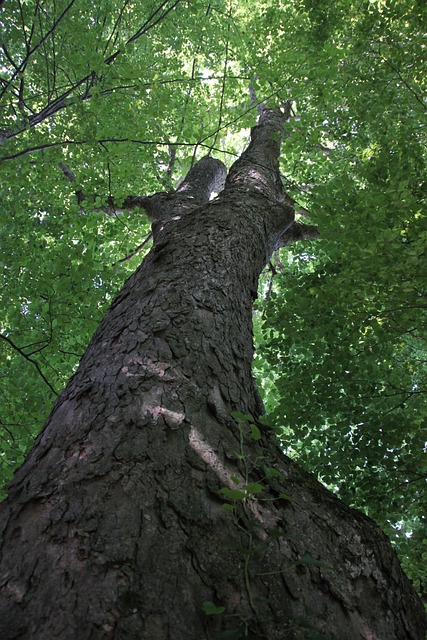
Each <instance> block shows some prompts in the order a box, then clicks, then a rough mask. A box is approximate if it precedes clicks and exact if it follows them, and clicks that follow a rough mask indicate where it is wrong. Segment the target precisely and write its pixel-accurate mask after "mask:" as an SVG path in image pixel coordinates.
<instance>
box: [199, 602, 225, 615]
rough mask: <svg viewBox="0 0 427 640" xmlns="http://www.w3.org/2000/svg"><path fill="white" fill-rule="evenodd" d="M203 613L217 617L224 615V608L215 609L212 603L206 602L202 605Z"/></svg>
mask: <svg viewBox="0 0 427 640" xmlns="http://www.w3.org/2000/svg"><path fill="white" fill-rule="evenodd" d="M203 611H204V612H205V613H206V615H207V616H217V615H221V613H224V611H225V607H217V606H215V605H214V603H213V602H209V601H206V602H204V603H203Z"/></svg>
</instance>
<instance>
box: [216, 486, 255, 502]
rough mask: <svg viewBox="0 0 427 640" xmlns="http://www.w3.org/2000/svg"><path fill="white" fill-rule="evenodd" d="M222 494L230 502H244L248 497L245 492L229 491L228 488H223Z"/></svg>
mask: <svg viewBox="0 0 427 640" xmlns="http://www.w3.org/2000/svg"><path fill="white" fill-rule="evenodd" d="M221 493H222V495H223V496H225V497H226V498H228V499H229V500H244V499H245V498H247V497H248V496H247V494H246V493H244V492H243V491H239V490H238V489H229V488H228V487H223V488H222V489H221Z"/></svg>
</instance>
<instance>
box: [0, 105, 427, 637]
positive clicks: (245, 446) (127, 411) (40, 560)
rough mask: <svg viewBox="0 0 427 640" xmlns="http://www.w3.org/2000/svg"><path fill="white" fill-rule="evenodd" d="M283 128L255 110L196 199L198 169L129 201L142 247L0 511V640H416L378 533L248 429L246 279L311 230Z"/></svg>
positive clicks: (256, 409) (412, 598)
mask: <svg viewBox="0 0 427 640" xmlns="http://www.w3.org/2000/svg"><path fill="white" fill-rule="evenodd" d="M285 117H286V114H283V113H282V112H280V111H279V110H265V111H264V112H263V114H262V115H261V117H260V123H259V125H258V126H257V127H255V128H254V129H253V131H252V141H251V144H250V145H249V148H248V150H247V151H246V152H245V153H244V154H243V155H242V157H241V158H240V159H239V160H238V161H237V162H236V163H235V164H234V165H233V167H232V169H231V170H230V172H229V175H228V177H227V180H226V183H225V188H224V189H223V190H222V191H221V193H220V195H219V196H218V197H217V198H215V199H214V200H212V201H209V197H210V195H211V192H212V191H218V190H220V189H221V188H222V186H223V182H224V179H225V168H224V166H223V165H222V163H220V162H219V161H216V160H213V159H209V158H205V159H203V160H201V161H200V162H199V163H198V164H197V165H196V166H195V167H194V169H193V170H192V171H191V172H190V173H189V174H188V176H187V178H186V180H185V181H184V183H183V184H182V185H181V186H180V188H179V189H178V190H177V191H176V192H175V193H174V194H169V195H166V194H163V195H157V196H154V197H152V198H151V199H146V200H147V202H148V200H149V201H150V203H151V204H150V207H151V213H152V215H153V216H154V217H155V218H156V222H155V223H154V227H153V230H154V239H155V242H154V246H153V249H152V250H151V252H150V253H149V255H148V256H147V258H146V259H145V260H144V262H143V264H142V265H141V267H140V268H139V269H138V270H137V271H136V272H135V274H134V275H133V276H132V277H131V278H130V279H129V280H128V281H127V282H126V284H125V286H124V288H123V290H122V291H121V293H120V294H119V295H118V296H117V298H116V299H115V301H114V302H113V304H112V305H111V308H110V309H109V311H108V312H107V314H106V316H105V318H104V319H103V321H102V323H101V325H100V326H99V328H98V330H97V332H96V333H95V335H94V337H93V339H92V341H91V343H90V345H89V347H88V350H87V352H86V354H85V356H84V357H83V359H82V362H81V364H80V368H79V370H78V372H77V374H76V375H75V376H74V377H73V378H72V379H71V381H70V383H69V385H68V387H67V388H66V389H65V391H64V393H63V394H62V396H61V397H60V398H59V400H58V401H57V402H56V404H55V406H54V408H53V411H52V413H51V416H50V418H49V419H48V421H47V423H46V425H45V427H44V429H43V431H42V433H41V434H40V436H39V438H38V440H37V442H36V444H35V446H34V448H33V450H32V451H31V453H30V455H29V456H28V458H27V460H26V462H25V464H24V465H23V466H22V467H21V469H20V470H19V471H18V472H17V473H16V475H15V478H14V480H13V482H12V483H11V486H10V493H9V498H8V499H7V500H6V501H5V502H4V503H3V504H2V506H1V518H0V531H1V532H2V543H1V552H2V556H1V577H0V587H1V599H0V637H1V638H3V639H4V640H6V639H7V640H12V639H13V640H17V639H26V640H42V639H43V640H51V639H55V638H58V639H60V640H77V639H78V640H89V639H90V640H98V639H105V640H107V639H113V638H114V639H120V640H124V639H130V640H196V639H197V640H202V639H204V638H206V639H212V640H213V639H216V638H221V637H222V638H223V639H226V638H228V639H229V640H231V639H232V638H234V639H238V638H246V637H247V638H267V639H268V640H283V639H284V638H286V639H289V640H293V639H298V638H315V637H316V638H329V639H336V640H357V639H359V638H360V639H362V638H363V639H366V640H368V639H370V640H393V639H402V640H407V639H413V640H423V639H424V630H425V621H424V618H423V609H422V605H421V603H420V601H419V600H418V598H417V596H416V595H415V593H414V592H413V590H412V587H411V585H410V583H409V581H408V580H407V578H406V577H405V576H404V575H403V573H402V571H401V569H400V566H399V563H398V561H397V559H396V556H395V554H394V552H393V551H392V549H391V547H390V544H389V542H388V541H387V539H386V537H385V536H384V534H383V533H382V532H381V531H380V530H379V529H378V527H377V526H376V525H375V524H374V523H373V522H372V521H371V520H369V519H368V518H366V517H364V516H362V515H361V514H359V513H357V512H355V511H352V510H350V509H348V508H347V507H346V506H345V505H344V504H342V503H341V502H340V501H339V500H337V499H336V498H335V497H334V496H333V495H332V494H331V493H329V492H327V491H326V490H325V489H324V488H323V487H322V486H321V485H320V484H319V483H318V482H317V481H316V480H315V479H314V478H313V477H312V476H310V475H309V474H307V473H305V472H303V471H302V470H301V469H300V468H299V467H298V466H297V465H296V464H295V463H293V462H291V461H290V460H289V459H287V458H286V457H285V456H284V455H283V454H282V453H281V452H280V450H279V448H278V446H277V444H276V442H275V439H274V436H273V435H272V434H271V433H270V432H269V431H268V430H265V429H263V428H262V426H261V425H259V424H258V423H257V421H256V417H257V416H258V415H259V413H260V411H261V408H260V404H259V400H258V399H257V397H258V396H257V392H256V388H255V385H254V381H253V378H252V375H251V362H252V356H253V347H252V320H251V316H252V302H253V299H254V297H255V295H256V290H257V281H258V276H259V274H260V272H261V270H262V268H263V267H264V265H265V264H266V261H268V259H269V257H270V255H271V252H272V251H273V250H274V249H275V248H276V247H278V246H281V245H283V244H286V243H287V242H288V241H289V240H291V239H293V238H294V237H296V236H297V235H298V234H300V235H301V234H303V235H304V233H306V234H308V235H310V233H314V232H313V230H311V229H310V228H304V227H303V226H301V225H296V224H295V223H294V210H293V203H292V201H291V200H290V199H289V198H288V197H287V196H286V195H285V194H283V192H282V188H281V183H280V177H279V172H278V156H279V150H280V136H281V134H282V127H283V122H284V120H285ZM147 207H148V205H147ZM236 411H239V412H241V413H242V414H248V415H251V416H254V420H253V421H251V420H249V418H248V419H245V418H244V417H240V418H239V417H238V416H237V417H236V415H235V416H234V417H233V416H232V415H231V413H232V412H236ZM226 631H228V634H227V633H224V632H226ZM314 632H317V635H313V634H314ZM221 634H223V635H222V636H221ZM310 634H311V635H310Z"/></svg>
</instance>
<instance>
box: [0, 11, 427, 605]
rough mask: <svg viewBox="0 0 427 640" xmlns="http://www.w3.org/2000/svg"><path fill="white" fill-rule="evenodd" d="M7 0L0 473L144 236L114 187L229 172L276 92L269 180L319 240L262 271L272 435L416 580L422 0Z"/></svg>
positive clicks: (420, 488) (425, 108)
mask: <svg viewBox="0 0 427 640" xmlns="http://www.w3.org/2000/svg"><path fill="white" fill-rule="evenodd" d="M0 7H1V15H0V27H1V30H2V33H3V44H2V47H1V52H0V56H1V58H0V96H1V111H0V185H1V186H0V189H1V192H0V216H1V222H0V234H1V249H2V251H1V257H0V266H1V289H0V308H1V328H0V331H1V335H0V338H1V340H0V351H1V355H0V383H1V387H0V393H1V402H0V456H1V463H2V464H1V484H2V486H3V487H5V485H6V483H7V481H8V480H9V479H10V478H11V476H12V474H13V471H14V469H15V468H16V467H17V466H18V465H19V464H20V463H21V462H22V460H23V458H24V456H25V453H26V452H27V451H28V449H29V447H30V446H31V444H32V443H33V441H34V438H35V437H36V435H37V433H38V432H39V431H40V428H41V426H42V424H43V421H44V419H45V418H46V416H47V415H48V413H49V409H50V406H51V404H52V401H53V400H54V398H55V397H56V396H57V395H58V394H59V392H60V391H61V389H62V388H63V387H64V385H65V383H66V382H67V380H68V378H69V377H70V375H72V373H73V372H74V371H75V370H76V368H77V364H78V362H79V359H80V357H81V356H82V354H83V352H84V350H85V347H86V345H87V343H88V342H89V339H90V337H91V335H92V333H93V332H94V330H95V328H96V327H97V325H98V323H99V321H100V319H101V318H102V316H103V314H104V312H105V310H106V308H107V307H108V304H109V302H110V301H111V299H112V297H113V296H114V294H115V293H116V292H117V291H118V290H119V289H120V287H121V285H122V283H123V282H124V280H125V279H126V277H127V276H128V275H129V274H130V273H131V272H133V271H134V269H135V268H136V266H137V265H138V264H139V263H140V261H141V259H142V257H143V255H144V253H145V252H146V250H147V249H148V248H149V246H150V237H149V233H150V222H149V221H148V219H147V217H146V216H145V214H144V211H143V210H142V209H141V210H139V211H127V210H124V211H123V212H122V213H120V214H118V215H117V214H116V215H114V216H109V215H108V214H107V213H106V211H107V210H108V198H109V197H111V198H113V199H114V201H115V202H117V201H119V200H120V199H121V198H122V199H124V198H125V197H126V196H128V195H131V194H140V195H148V194H150V193H153V192H155V191H159V190H160V189H172V188H174V187H175V186H176V185H177V184H178V183H179V181H180V179H182V178H183V177H184V176H185V174H186V173H187V171H188V170H189V168H190V167H191V166H192V164H193V163H194V162H195V161H196V160H197V159H199V158H200V157H202V156H204V155H207V154H210V155H212V156H214V157H217V158H219V159H221V160H222V161H223V162H225V163H226V165H227V166H230V164H231V163H232V162H233V160H234V159H235V158H236V157H237V156H238V155H239V154H240V152H241V151H242V149H243V148H244V147H245V146H246V143H247V140H248V137H249V129H250V127H251V126H253V125H254V124H255V122H256V117H257V112H258V105H259V104H261V103H264V102H266V101H270V103H275V104H277V103H278V102H284V101H287V100H290V101H291V103H292V117H291V119H290V121H289V123H288V124H287V125H286V127H287V128H286V136H285V140H284V143H283V146H282V156H281V172H282V179H283V183H284V187H285V189H286V191H287V192H288V193H289V194H290V195H291V196H292V197H293V198H294V199H295V201H296V202H297V209H298V210H299V211H300V212H301V214H304V215H305V220H308V222H310V223H312V224H316V225H317V227H318V229H319V231H320V236H321V237H320V239H318V240H315V241H313V240H311V241H309V242H306V243H298V244H297V245H291V246H290V247H285V248H284V249H281V250H280V252H278V254H277V255H276V256H275V258H274V261H273V262H272V263H271V264H270V266H269V268H268V269H267V270H266V272H265V274H264V277H263V279H262V281H261V285H260V291H259V295H258V299H257V303H256V307H255V310H254V333H255V339H256V349H257V353H256V360H255V373H256V377H257V380H258V386H259V388H260V391H261V394H262V396H263V399H264V403H265V406H266V409H267V416H268V421H269V422H270V424H271V425H272V427H273V428H274V429H275V430H276V432H277V433H278V435H279V436H280V438H281V441H282V445H283V449H284V450H285V452H286V453H287V454H288V455H290V456H291V457H293V458H295V459H297V460H298V462H299V463H300V464H301V465H303V466H304V467H305V468H306V469H307V470H309V471H311V472H312V473H314V474H315V475H316V476H317V477H318V478H319V479H320V480H321V481H322V482H323V483H324V484H325V485H326V486H327V487H328V488H329V489H331V490H332V491H334V492H335V493H336V494H337V495H338V496H339V497H340V498H342V499H343V500H344V501H345V502H346V503H347V504H349V505H351V506H354V507H357V508H358V509H361V510H362V511H364V512H365V513H367V514H368V515H370V516H371V517H372V518H374V519H375V520H376V521H377V522H378V523H379V524H380V526H381V527H382V528H383V529H384V531H385V532H386V533H387V534H388V535H389V536H390V538H391V540H392V542H393V544H394V545H395V547H396V550H397V552H398V553H399V556H400V558H401V561H402V563H403V566H404V569H405V570H406V572H407V573H408V574H409V576H410V577H411V579H412V580H413V582H414V584H415V586H416V588H417V589H418V591H419V592H420V593H421V594H425V593H426V592H427V576H426V574H425V566H426V564H427V531H426V515H425V514H426V513H427V508H426V502H427V501H426V493H425V483H426V479H427V462H426V458H425V452H426V443H425V440H426V429H425V427H426V413H427V412H426V403H425V397H426V396H425V394H426V383H427V343H426V330H425V320H426V308H427V268H426V245H427V242H426V241H427V217H426V209H425V203H426V190H427V170H426V124H427V123H426V112H427V100H426V79H427V56H426V47H427V11H426V9H425V8H423V7H424V3H423V2H422V0H375V1H374V0H357V1H356V0H354V1H353V0H338V1H337V2H334V3H330V2H326V1H325V0H319V1H317V2H316V1H315V0H300V1H289V2H288V1H286V0H280V1H277V0H275V1H274V2H273V1H270V0H251V1H250V2H248V1H244V0H213V1H212V2H210V3H208V2H206V1H205V0H200V1H199V0H188V1H186V0H165V1H164V2H163V3H161V2H160V1H159V0H158V1H157V2H146V3H144V4H143V5H141V4H140V3H135V4H134V3H132V2H129V1H128V0H101V2H96V3H95V2H91V1H90V0H81V1H80V2H77V1H75V0H71V1H63V0H49V1H46V2H42V1H40V0H28V1H24V0H19V1H18V2H15V1H12V0H5V1H3V2H1V3H0ZM83 195H84V196H85V197H86V202H85V208H84V210H83V209H82V207H81V203H82V198H83ZM89 198H90V199H91V206H90V207H89V208H88V206H87V203H88V199H89ZM307 213H308V218H307Z"/></svg>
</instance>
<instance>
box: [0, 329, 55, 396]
mask: <svg viewBox="0 0 427 640" xmlns="http://www.w3.org/2000/svg"><path fill="white" fill-rule="evenodd" d="M0 338H1V339H2V340H4V341H5V342H7V343H8V344H9V345H10V346H11V347H12V348H13V349H15V351H17V352H18V353H19V355H20V356H22V357H23V358H25V360H28V362H31V364H33V365H34V366H35V368H36V369H37V371H38V372H39V374H40V376H41V377H42V379H43V381H44V382H45V383H46V384H47V386H48V387H49V389H50V390H51V391H52V393H54V394H55V395H56V396H59V393H57V392H56V391H55V389H54V388H53V387H52V385H51V384H50V382H49V380H48V379H47V378H46V376H45V375H44V373H43V371H42V370H41V368H40V365H39V363H38V362H36V361H35V360H33V359H32V358H30V356H27V354H26V353H25V351H23V350H22V349H21V348H20V347H18V346H17V345H16V344H15V343H14V342H13V341H12V340H11V339H10V338H8V336H5V335H4V334H3V333H0Z"/></svg>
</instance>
